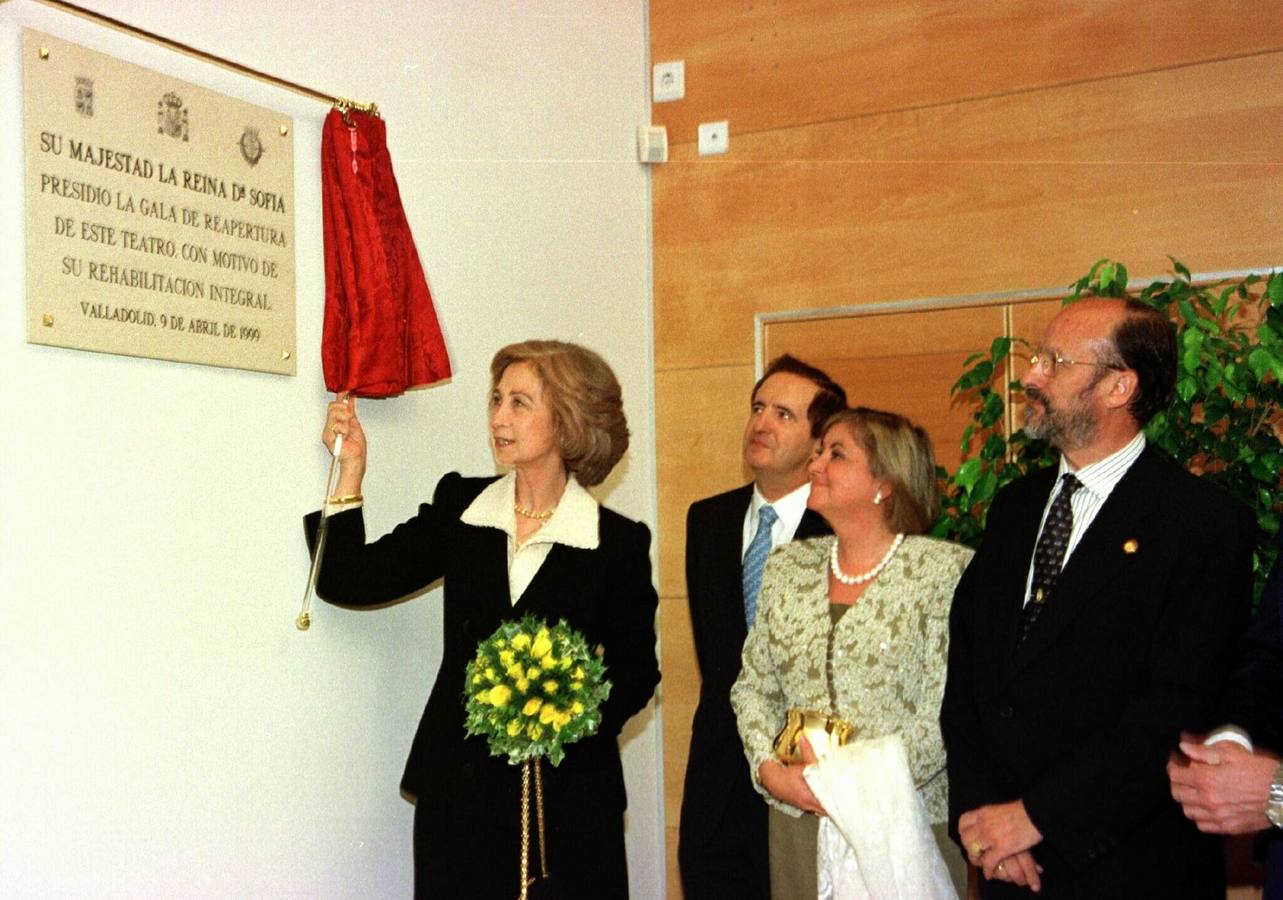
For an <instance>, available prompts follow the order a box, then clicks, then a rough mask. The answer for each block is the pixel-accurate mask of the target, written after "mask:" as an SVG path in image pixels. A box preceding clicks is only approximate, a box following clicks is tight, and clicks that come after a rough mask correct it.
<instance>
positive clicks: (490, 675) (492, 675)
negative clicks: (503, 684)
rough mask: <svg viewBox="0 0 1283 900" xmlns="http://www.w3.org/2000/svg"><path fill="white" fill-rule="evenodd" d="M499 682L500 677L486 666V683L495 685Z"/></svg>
mask: <svg viewBox="0 0 1283 900" xmlns="http://www.w3.org/2000/svg"><path fill="white" fill-rule="evenodd" d="M498 680H499V676H498V675H496V674H495V671H494V669H492V668H490V667H489V666H486V681H488V682H490V683H491V684H494V683H495V682H496V681H498Z"/></svg>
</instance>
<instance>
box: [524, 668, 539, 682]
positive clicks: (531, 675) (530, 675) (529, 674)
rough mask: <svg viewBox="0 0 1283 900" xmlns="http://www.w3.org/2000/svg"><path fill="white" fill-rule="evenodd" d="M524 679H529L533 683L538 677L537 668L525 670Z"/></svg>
mask: <svg viewBox="0 0 1283 900" xmlns="http://www.w3.org/2000/svg"><path fill="white" fill-rule="evenodd" d="M526 677H527V678H529V679H530V680H531V681H534V680H535V679H537V678H538V677H539V667H538V666H531V667H530V668H529V669H527V670H526Z"/></svg>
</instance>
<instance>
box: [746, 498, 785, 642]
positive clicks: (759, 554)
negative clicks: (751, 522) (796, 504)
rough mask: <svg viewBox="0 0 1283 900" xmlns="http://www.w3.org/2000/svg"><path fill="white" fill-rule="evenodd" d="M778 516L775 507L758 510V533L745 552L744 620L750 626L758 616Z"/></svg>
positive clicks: (764, 507)
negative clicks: (760, 596) (758, 604)
mask: <svg viewBox="0 0 1283 900" xmlns="http://www.w3.org/2000/svg"><path fill="white" fill-rule="evenodd" d="M778 518H779V514H778V513H777V512H776V511H775V509H774V507H771V506H763V507H762V508H761V509H759V510H758V511H757V533H756V534H754V535H753V540H752V541H750V542H749V545H748V552H747V553H745V554H744V571H743V576H742V577H743V584H744V621H745V622H747V623H748V627H749V628H752V627H753V620H754V619H755V618H757V593H758V591H760V590H761V589H762V569H763V568H764V567H765V566H766V557H768V556H770V554H771V526H772V525H774V524H775V520H776V519H778Z"/></svg>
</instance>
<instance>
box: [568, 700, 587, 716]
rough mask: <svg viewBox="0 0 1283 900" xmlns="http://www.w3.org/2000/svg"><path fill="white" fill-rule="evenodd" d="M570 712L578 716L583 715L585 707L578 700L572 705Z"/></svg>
mask: <svg viewBox="0 0 1283 900" xmlns="http://www.w3.org/2000/svg"><path fill="white" fill-rule="evenodd" d="M570 712H571V713H572V714H574V715H576V716H579V715H583V712H584V705H583V704H582V703H580V702H579V701H578V700H576V701H575V702H574V703H572V704H570Z"/></svg>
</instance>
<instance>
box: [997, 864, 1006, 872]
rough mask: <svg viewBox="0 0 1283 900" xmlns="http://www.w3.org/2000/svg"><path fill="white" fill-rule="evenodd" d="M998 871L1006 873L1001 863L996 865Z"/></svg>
mask: <svg viewBox="0 0 1283 900" xmlns="http://www.w3.org/2000/svg"><path fill="white" fill-rule="evenodd" d="M998 871H999V872H1006V871H1007V867H1006V866H1004V865H1003V864H1002V863H998Z"/></svg>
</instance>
